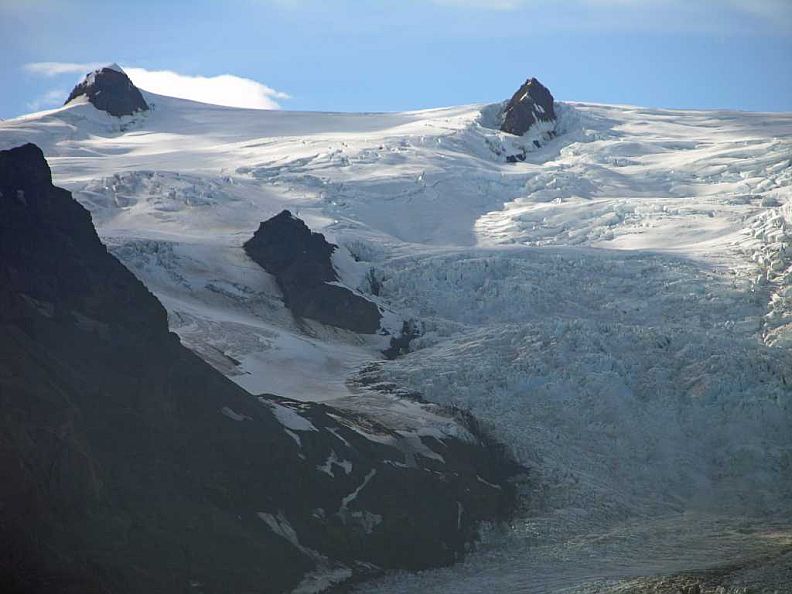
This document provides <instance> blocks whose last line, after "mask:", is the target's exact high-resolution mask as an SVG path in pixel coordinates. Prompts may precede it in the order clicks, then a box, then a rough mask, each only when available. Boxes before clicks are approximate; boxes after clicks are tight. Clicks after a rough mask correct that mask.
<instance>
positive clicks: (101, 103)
mask: <svg viewBox="0 0 792 594" xmlns="http://www.w3.org/2000/svg"><path fill="white" fill-rule="evenodd" d="M83 95H85V96H86V97H88V101H90V102H91V103H92V104H93V106H94V107H96V109H101V110H102V111H106V112H107V113H109V114H110V115H112V116H117V117H120V116H125V115H132V114H133V113H136V112H138V111H145V110H147V109H148V108H149V106H148V104H147V103H146V100H145V99H143V95H142V94H141V92H140V90H139V89H138V88H137V87H136V86H135V85H134V84H132V81H131V80H130V79H129V77H128V76H127V74H126V72H124V71H123V70H122V69H121V67H120V66H118V65H117V64H111V65H109V66H104V67H102V68H99V69H98V70H94V71H93V72H91V73H89V74H87V75H86V77H85V78H84V79H83V80H82V82H80V84H78V85H77V86H76V87H74V89H73V90H72V92H71V94H70V95H69V98H68V99H66V103H69V102H70V101H73V100H74V99H76V98H77V97H81V96H83Z"/></svg>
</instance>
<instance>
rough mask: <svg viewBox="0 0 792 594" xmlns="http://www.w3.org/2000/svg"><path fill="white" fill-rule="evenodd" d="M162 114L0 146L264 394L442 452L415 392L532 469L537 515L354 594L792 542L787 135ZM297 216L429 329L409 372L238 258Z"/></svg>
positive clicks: (729, 126)
mask: <svg viewBox="0 0 792 594" xmlns="http://www.w3.org/2000/svg"><path fill="white" fill-rule="evenodd" d="M144 97H145V99H146V102H147V103H148V105H149V106H150V110H148V111H147V112H143V113H139V114H135V115H133V116H127V117H122V118H114V117H110V116H108V115H107V114H105V113H103V112H100V111H98V110H96V109H94V108H93V106H91V105H90V104H88V103H85V102H79V101H77V102H75V103H72V104H70V105H68V106H65V107H63V108H59V109H56V110H50V111H47V112H41V113H37V114H31V115H28V116H23V117H21V118H16V119H12V120H7V121H4V122H0V148H10V147H13V146H16V145H17V144H21V143H23V142H35V143H36V144H38V145H39V146H40V147H41V148H42V149H43V150H44V152H45V154H46V156H47V158H48V161H49V162H50V164H51V167H52V170H53V176H54V180H55V182H56V184H57V185H60V186H63V187H65V188H67V189H68V190H70V191H72V192H73V194H74V196H75V198H77V199H78V200H79V201H80V202H81V203H82V204H83V205H84V206H86V207H87V208H88V209H89V210H90V211H91V213H92V216H93V219H94V223H95V225H96V227H97V230H98V232H99V234H100V236H101V238H102V240H103V241H104V242H105V243H106V244H107V245H108V246H110V249H111V251H112V252H113V254H114V255H116V256H117V257H118V258H119V259H120V260H121V261H122V262H123V263H124V264H125V265H126V266H127V267H129V268H130V270H132V271H133V272H134V273H135V274H136V275H137V276H138V277H139V278H140V279H141V280H142V281H143V282H144V284H145V285H146V286H147V287H148V288H149V289H150V290H151V291H152V292H153V293H154V294H155V295H156V296H157V297H158V298H159V299H160V301H161V302H162V303H163V305H164V306H165V307H166V309H167V311H168V317H169V324H170V327H171V329H172V330H173V331H175V332H176V333H177V334H178V335H179V336H180V338H181V340H182V342H183V343H184V344H185V345H186V346H188V347H189V348H191V349H192V350H194V351H195V352H196V353H198V354H199V355H200V356H201V357H202V358H204V359H205V360H206V361H208V362H209V363H210V364H212V365H213V366H214V367H216V368H217V369H218V370H220V371H222V372H223V373H225V374H226V375H228V376H229V377H230V378H231V379H233V380H234V381H235V382H237V383H238V384H239V385H240V386H242V387H243V388H245V389H247V390H248V391H250V392H252V393H273V394H278V395H281V396H288V397H293V398H297V399H313V400H316V399H319V400H325V401H328V402H330V401H332V402H333V404H334V405H338V406H341V407H343V408H347V409H351V410H361V411H363V410H365V411H367V412H371V411H377V414H380V415H383V416H387V417H388V418H389V419H400V421H399V422H401V423H404V424H405V426H409V427H410V429H415V428H416V427H418V428H420V430H421V431H423V432H425V433H426V434H431V432H432V431H443V430H448V428H444V427H442V426H440V427H438V426H437V424H436V423H437V420H436V419H433V418H431V416H428V415H427V414H426V413H424V412H423V411H422V410H421V409H420V408H419V407H417V406H414V405H413V404H412V403H411V402H410V401H409V400H405V399H403V398H398V397H397V396H394V395H393V394H388V393H386V392H385V391H384V390H383V388H382V387H383V386H397V387H398V389H400V390H403V391H405V392H411V393H417V394H420V395H421V396H422V397H423V398H425V399H427V400H429V401H431V402H437V403H441V404H450V405H453V406H456V407H459V408H462V409H464V410H467V411H470V412H471V413H473V414H474V415H475V416H476V417H477V418H478V419H479V420H480V421H481V423H482V424H483V425H484V426H485V427H486V428H487V429H488V430H489V431H490V432H491V433H492V434H493V435H494V436H496V438H497V439H498V440H499V441H501V442H502V443H504V444H506V445H507V447H508V449H509V452H510V453H511V454H512V455H513V456H514V457H515V458H516V460H518V462H519V463H520V464H522V465H523V466H524V467H525V468H526V469H527V475H526V478H524V479H523V480H522V483H521V485H520V488H521V490H522V493H523V507H522V510H521V514H520V515H519V517H517V518H515V519H514V521H513V522H512V523H511V525H510V526H507V527H502V526H501V527H498V526H493V527H491V528H490V529H489V530H487V531H485V533H484V534H483V535H482V542H481V543H480V544H479V546H478V548H477V550H476V551H474V552H473V553H472V554H471V555H470V556H469V557H468V558H467V559H466V560H465V561H464V562H463V563H461V564H460V565H458V566H455V567H452V568H448V569H443V570H433V571H429V572H423V573H421V574H401V575H394V576H391V577H386V578H384V579H383V580H381V581H379V582H376V583H374V584H365V585H363V586H360V591H362V592H369V591H378V592H379V591H381V592H424V591H433V592H444V591H447V592H466V591H467V592H476V591H481V589H482V588H484V587H487V588H489V589H492V587H493V586H492V584H497V586H496V588H497V587H498V586H499V588H500V590H503V591H529V592H541V591H553V592H557V591H559V592H560V591H563V592H595V591H603V588H613V589H614V591H616V590H617V589H618V588H619V587H620V586H619V584H622V583H627V581H628V580H630V579H633V578H636V577H640V576H648V575H655V574H673V573H676V572H680V571H687V570H698V569H706V568H709V567H714V566H718V565H722V564H725V563H731V562H736V561H739V560H741V559H746V558H751V557H755V556H760V555H764V554H770V553H773V552H775V551H779V550H784V547H789V546H790V545H792V522H790V521H789V518H790V517H792V406H790V403H791V401H792V400H791V399H792V351H791V350H790V346H792V247H790V241H791V238H792V114H779V113H744V112H735V111H724V110H684V111H683V110H669V109H650V108H642V107H635V106H621V105H596V104H585V103H575V102H560V103H557V113H558V123H557V125H556V134H555V135H554V136H553V135H550V134H549V132H550V130H551V127H550V126H549V125H547V124H546V123H542V124H541V125H540V126H537V127H535V128H534V129H532V130H531V131H530V132H529V133H528V134H527V135H526V136H524V137H514V136H511V135H509V134H505V133H502V132H500V131H498V130H497V126H495V125H494V121H495V119H496V114H497V113H498V110H499V109H500V107H501V106H499V105H467V106H459V107H450V108H442V109H432V110H422V111H412V112H402V113H387V114H376V113H367V114H350V113H304V112H281V111H262V110H245V109H236V108H227V107H218V106H211V105H206V104H200V103H194V102H190V101H186V100H181V99H173V98H168V97H163V96H158V95H154V94H152V93H146V92H144ZM534 141H536V142H534ZM537 145H538V146H537ZM518 152H519V153H521V154H524V155H525V160H524V161H521V162H517V163H508V162H507V161H506V157H507V156H508V155H510V154H514V153H518ZM283 209H289V210H291V211H292V212H294V213H295V214H297V215H299V216H300V218H302V219H303V220H304V221H306V223H307V224H308V225H309V226H310V227H311V228H312V229H314V230H316V231H320V232H321V233H323V234H325V236H326V237H327V238H328V240H329V241H332V242H333V243H336V244H338V245H339V246H340V249H339V250H338V252H336V254H335V255H334V258H335V264H336V269H337V270H338V271H339V273H340V274H341V275H342V277H343V280H344V282H345V283H346V284H347V285H348V286H350V287H353V288H355V289H357V290H359V291H361V292H363V293H367V295H368V296H370V297H371V298H372V299H374V300H375V301H376V302H377V303H379V304H380V305H381V306H382V307H383V308H385V310H386V312H387V315H386V318H387V319H388V320H390V322H389V323H390V324H391V326H390V327H391V328H396V327H397V326H398V325H399V324H400V321H401V320H402V319H415V320H420V322H421V324H422V327H423V334H422V335H421V336H420V337H419V338H417V339H415V340H414V341H413V343H412V350H411V351H412V352H410V353H409V354H407V355H405V356H402V357H398V358H396V359H394V360H392V361H387V360H384V358H383V357H382V356H381V354H380V351H381V350H382V349H383V348H385V347H386V346H387V337H385V336H376V335H375V336H362V335H357V334H354V333H351V332H347V331H344V330H339V329H335V328H330V327H325V326H322V325H321V324H318V323H314V322H311V321H309V320H296V319H294V318H293V317H292V316H291V314H290V312H289V311H288V310H287V309H286V308H285V307H284V305H283V302H282V299H281V295H280V293H279V290H278V287H277V285H276V283H275V282H274V279H273V278H272V277H271V276H270V275H268V274H267V273H266V272H265V271H263V270H262V269H261V268H260V267H258V266H256V265H255V264H254V263H253V262H251V261H250V260H249V259H248V258H247V256H246V255H245V253H244V251H243V249H242V244H243V243H244V242H245V241H246V240H247V239H248V238H249V237H250V236H252V234H253V232H254V231H255V229H256V228H257V227H258V225H259V223H260V221H262V220H265V219H267V218H269V217H271V216H273V215H275V214H276V213H278V212H280V211H281V210H283ZM372 280H374V281H375V284H376V289H375V288H374V286H373V284H372ZM373 293H376V295H375V294H373ZM295 414H296V413H295ZM328 464H330V463H329V462H328Z"/></svg>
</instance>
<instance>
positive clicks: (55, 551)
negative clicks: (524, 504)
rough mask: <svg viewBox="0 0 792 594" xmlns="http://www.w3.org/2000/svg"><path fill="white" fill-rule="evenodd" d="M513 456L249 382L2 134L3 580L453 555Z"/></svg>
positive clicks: (419, 563)
mask: <svg viewBox="0 0 792 594" xmlns="http://www.w3.org/2000/svg"><path fill="white" fill-rule="evenodd" d="M471 431H472V433H473V434H474V435H475V428H474V427H472V428H471ZM372 436H375V437H374V438H371V437H372ZM509 471H510V468H509V465H508V464H507V463H505V462H504V461H503V460H502V458H501V457H500V456H499V455H498V453H497V452H496V451H494V449H493V448H492V447H488V446H487V444H486V441H485V440H483V439H479V438H473V439H469V440H461V439H457V438H443V439H442V440H441V439H437V438H434V437H431V438H430V437H420V436H418V435H417V434H414V433H413V434H411V435H409V436H407V435H405V434H403V433H397V432H396V431H394V430H392V429H390V428H389V427H386V426H383V425H382V424H380V423H378V422H377V421H375V420H372V419H370V418H368V417H363V416H360V415H359V414H355V413H353V412H349V411H343V410H339V409H333V408H330V407H327V406H323V405H319V404H306V403H297V402H294V401H291V400H287V399H279V398H275V397H271V396H262V397H258V398H255V397H253V396H251V395H249V394H248V393H246V392H244V391H243V390H242V389H241V388H239V387H238V386H236V385H235V384H233V383H232V382H231V381H230V380H228V379H227V378H225V377H224V376H222V375H221V374H219V373H218V372H216V371H215V370H213V369H212V368H211V367H209V366H208V365H207V364H206V363H204V362H203V361H201V360H200V359H199V358H198V357H196V356H195V355H194V354H193V353H191V352H190V351H188V350H187V349H185V348H184V347H183V346H182V345H181V344H180V342H179V340H178V338H177V337H176V336H175V335H173V334H171V333H169V331H168V327H167V322H166V314H165V310H164V309H163V308H162V306H161V305H160V303H159V302H158V301H157V299H156V298H155V297H154V296H153V295H152V294H151V293H150V292H149V291H148V290H147V289H146V288H145V287H144V286H143V285H142V283H140V281H138V280H137V279H136V278H135V277H134V276H133V275H132V274H131V273H130V272H129V271H128V270H127V269H126V268H124V266H123V265H121V263H120V262H119V261H118V260H116V259H115V258H114V257H113V256H112V255H110V254H109V253H108V252H107V250H106V249H105V247H104V246H103V245H102V243H101V242H100V240H99V238H98V236H97V234H96V232H95V230H94V228H93V226H92V224H91V217H90V215H89V213H88V211H86V210H85V209H84V208H83V207H82V206H80V205H79V204H78V203H77V202H76V201H75V200H73V199H72V197H71V195H70V194H69V192H67V191H65V190H62V189H60V188H57V187H54V186H53V185H52V182H51V177H50V172H49V168H48V166H47V163H46V161H45V160H44V157H43V154H42V153H41V151H40V150H39V149H38V148H37V147H35V146H34V145H25V146H22V147H19V148H16V149H13V150H10V151H0V477H2V480H0V591H2V592H15V593H16V592H19V593H26V594H32V593H41V594H44V593H55V592H57V593H61V594H63V593H66V594H70V593H74V594H77V593H80V594H85V593H88V594H91V593H97V594H99V593H107V592H112V593H114V594H126V593H130V594H131V593H135V594H137V593H144V592H145V593H159V592H162V593H165V592H169V593H170V592H197V593H207V594H208V593H210V592H211V593H225V592H227V593H232V592H233V593H239V592H264V593H267V592H283V591H290V590H291V589H293V588H294V587H295V586H297V585H298V584H300V583H301V582H302V581H303V580H305V579H307V578H306V576H309V575H310V573H311V572H315V571H319V572H322V571H327V570H332V569H336V570H338V569H339V568H340V569H342V570H343V571H344V572H345V573H346V575H350V574H351V575H352V576H353V577H354V576H360V575H364V574H366V573H367V572H369V573H370V572H372V571H376V570H377V568H407V569H419V568H427V567H431V566H437V565H443V564H448V563H451V562H453V561H454V560H455V559H457V558H458V557H459V556H460V555H461V554H462V551H463V550H464V545H465V543H466V542H467V541H468V540H469V539H470V538H471V537H472V535H473V534H474V531H475V526H476V523H477V522H478V521H480V520H483V519H491V518H496V517H498V516H499V515H500V514H502V513H504V511H506V510H508V508H509V506H510V505H511V503H512V501H513V490H512V489H511V488H510V486H509V484H508V483H507V482H505V476H506V474H507V473H508V472H509ZM479 477H481V479H482V480H479Z"/></svg>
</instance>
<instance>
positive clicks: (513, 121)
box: [500, 78, 556, 136]
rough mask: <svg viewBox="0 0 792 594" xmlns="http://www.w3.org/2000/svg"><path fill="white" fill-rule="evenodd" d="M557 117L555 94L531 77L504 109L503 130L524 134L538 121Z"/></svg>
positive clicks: (519, 134)
mask: <svg viewBox="0 0 792 594" xmlns="http://www.w3.org/2000/svg"><path fill="white" fill-rule="evenodd" d="M555 119H556V116H555V110H554V109H553V95H551V94H550V91H549V90H548V89H547V87H545V86H544V85H543V84H542V83H540V82H539V81H538V80H536V79H535V78H529V79H528V80H526V81H525V83H523V85H522V86H521V87H520V88H519V89H518V90H517V92H516V93H515V94H514V96H512V98H511V99H510V100H509V102H508V103H507V104H506V107H505V108H504V110H503V122H502V124H501V127H500V129H501V130H502V131H503V132H508V133H509V134H514V135H516V136H522V135H523V134H525V133H526V132H527V131H528V130H529V129H530V128H531V126H533V125H534V124H536V123H537V122H552V121H554V120H555Z"/></svg>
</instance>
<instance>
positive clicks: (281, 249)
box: [245, 210, 382, 334]
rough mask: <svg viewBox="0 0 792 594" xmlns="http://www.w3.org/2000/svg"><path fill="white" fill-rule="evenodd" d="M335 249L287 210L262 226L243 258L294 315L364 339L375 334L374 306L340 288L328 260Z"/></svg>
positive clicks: (377, 316) (377, 313)
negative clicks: (270, 279)
mask: <svg viewBox="0 0 792 594" xmlns="http://www.w3.org/2000/svg"><path fill="white" fill-rule="evenodd" d="M337 247H338V246H336V245H333V244H332V243H329V242H328V241H327V240H325V238H324V235H322V234H321V233H315V232H313V231H311V230H310V229H309V228H308V226H307V225H306V224H305V223H304V222H303V221H302V220H300V219H299V218H297V217H295V216H294V215H292V214H291V213H290V212H289V211H288V210H284V211H282V212H281V213H279V214H277V215H275V216H274V217H272V218H271V219H269V220H267V221H264V222H263V223H261V225H260V226H259V228H258V230H257V231H256V233H255V234H254V235H253V237H252V238H251V239H249V240H248V241H247V242H245V252H246V253H247V254H248V256H250V258H251V259H253V261H254V262H256V263H257V264H258V265H259V266H261V267H262V268H264V270H266V271H267V272H269V273H270V274H272V275H273V276H274V277H275V280H276V281H277V283H278V286H279V287H280V289H281V292H282V293H283V298H284V301H285V303H286V307H288V308H289V309H290V310H291V311H292V313H293V314H294V315H295V316H297V317H300V318H310V319H312V320H316V321H317V322H321V323H323V324H327V325H329V326H335V327H337V328H344V329H346V330H352V331H353V332H360V333H363V334H373V333H375V332H377V330H379V327H380V319H381V317H382V316H381V314H380V310H379V308H378V307H377V305H376V304H375V303H373V302H372V301H369V300H368V299H366V298H365V297H362V296H361V295H358V294H356V293H354V292H353V291H351V290H350V289H348V288H347V287H343V286H340V285H339V284H331V283H338V281H339V278H338V275H337V274H336V271H335V269H334V268H333V264H332V259H331V256H332V254H333V252H334V251H335V250H336V249H337Z"/></svg>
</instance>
